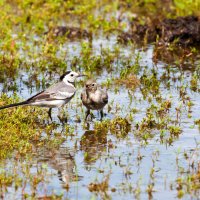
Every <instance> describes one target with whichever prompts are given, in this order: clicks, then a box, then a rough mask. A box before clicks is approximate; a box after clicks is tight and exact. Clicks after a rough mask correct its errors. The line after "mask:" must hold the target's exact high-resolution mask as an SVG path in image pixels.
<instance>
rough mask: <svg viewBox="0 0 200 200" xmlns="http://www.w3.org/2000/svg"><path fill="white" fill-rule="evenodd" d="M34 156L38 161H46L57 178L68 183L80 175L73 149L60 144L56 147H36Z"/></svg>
mask: <svg viewBox="0 0 200 200" xmlns="http://www.w3.org/2000/svg"><path fill="white" fill-rule="evenodd" d="M38 150H39V152H37V155H36V157H37V158H38V160H37V162H38V163H46V164H48V165H50V166H51V167H52V168H53V169H55V170H56V171H57V173H58V178H59V180H61V181H62V182H63V183H65V184H66V185H68V184H69V183H70V182H73V181H78V180H80V179H81V176H79V175H78V174H77V170H76V163H75V159H74V156H75V155H74V151H73V150H72V149H69V148H67V147H62V146H60V147H59V148H57V149H53V148H49V147H43V148H40V149H38Z"/></svg>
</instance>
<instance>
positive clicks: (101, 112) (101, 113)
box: [100, 110, 104, 121]
mask: <svg viewBox="0 0 200 200" xmlns="http://www.w3.org/2000/svg"><path fill="white" fill-rule="evenodd" d="M100 115H101V119H100V120H101V121H102V119H103V115H104V114H103V110H100Z"/></svg>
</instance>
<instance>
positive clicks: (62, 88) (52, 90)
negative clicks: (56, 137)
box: [0, 71, 85, 120]
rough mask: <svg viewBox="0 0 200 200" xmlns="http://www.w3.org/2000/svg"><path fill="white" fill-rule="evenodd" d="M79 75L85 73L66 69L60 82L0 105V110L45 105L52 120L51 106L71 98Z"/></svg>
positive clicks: (57, 106) (60, 105)
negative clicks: (27, 96)
mask: <svg viewBox="0 0 200 200" xmlns="http://www.w3.org/2000/svg"><path fill="white" fill-rule="evenodd" d="M81 76H85V75H82V74H79V73H76V72H73V71H67V72H66V73H64V74H63V75H62V76H61V77H60V82H58V83H56V84H54V85H52V86H50V87H49V88H47V89H46V90H44V91H42V92H39V93H38V94H36V95H34V96H33V97H31V98H29V99H27V100H26V101H23V102H20V103H14V104H10V105H6V106H2V107H0V110H2V109H5V108H10V107H16V106H22V105H28V106H39V107H47V108H49V111H48V114H49V117H50V119H51V120H52V117H51V111H52V108H60V107H62V106H63V105H65V104H66V103H68V102H69V101H70V100H71V99H72V97H73V96H74V95H75V92H76V88H75V80H76V78H77V77H81ZM58 117H59V115H58Z"/></svg>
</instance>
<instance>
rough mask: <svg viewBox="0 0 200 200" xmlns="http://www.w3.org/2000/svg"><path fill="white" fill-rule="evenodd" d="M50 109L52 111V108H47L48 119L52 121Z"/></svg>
mask: <svg viewBox="0 0 200 200" xmlns="http://www.w3.org/2000/svg"><path fill="white" fill-rule="evenodd" d="M51 111H52V108H49V110H48V115H49V118H50V120H51V121H52V116H51Z"/></svg>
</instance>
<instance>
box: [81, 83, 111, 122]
mask: <svg viewBox="0 0 200 200" xmlns="http://www.w3.org/2000/svg"><path fill="white" fill-rule="evenodd" d="M81 100H82V103H83V105H84V106H85V107H86V108H87V111H86V117H85V119H86V120H87V117H88V115H89V114H90V110H100V114H101V119H102V118H103V108H104V106H105V105H106V104H107V103H108V94H107V91H104V90H102V89H101V88H99V85H98V84H97V83H96V81H94V80H92V79H90V80H88V81H87V82H86V83H85V89H84V91H83V92H82V93H81Z"/></svg>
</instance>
